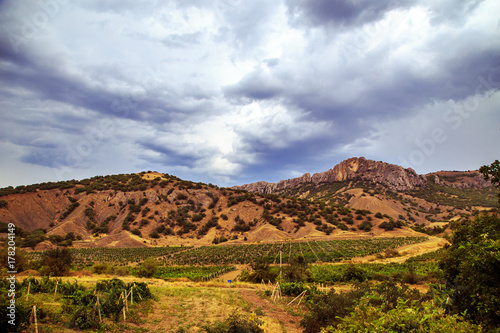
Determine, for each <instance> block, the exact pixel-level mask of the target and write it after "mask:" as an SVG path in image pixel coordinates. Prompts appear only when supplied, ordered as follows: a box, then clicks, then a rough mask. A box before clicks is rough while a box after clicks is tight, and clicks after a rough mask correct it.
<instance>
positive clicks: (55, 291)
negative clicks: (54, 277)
mask: <svg viewBox="0 0 500 333" xmlns="http://www.w3.org/2000/svg"><path fill="white" fill-rule="evenodd" d="M58 284H59V281H56V290H54V298H56V293H57V285H58Z"/></svg>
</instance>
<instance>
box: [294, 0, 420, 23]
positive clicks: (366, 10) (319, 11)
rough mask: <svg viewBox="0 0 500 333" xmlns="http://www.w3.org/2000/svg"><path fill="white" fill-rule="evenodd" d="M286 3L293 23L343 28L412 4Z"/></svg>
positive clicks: (382, 0) (389, 0) (362, 0)
mask: <svg viewBox="0 0 500 333" xmlns="http://www.w3.org/2000/svg"><path fill="white" fill-rule="evenodd" d="M285 2H286V4H287V6H288V14H289V18H290V20H291V22H292V23H293V24H297V23H298V24H307V25H311V26H318V25H332V26H343V27H350V26H357V25H362V24H365V23H370V22H373V21H377V20H379V19H381V18H382V17H383V16H384V14H385V13H386V12H387V11H389V10H391V9H394V8H398V7H403V6H408V5H409V4H410V3H411V2H410V1H405V0H401V1H393V0H377V1H371V0H359V1H351V0H286V1H285Z"/></svg>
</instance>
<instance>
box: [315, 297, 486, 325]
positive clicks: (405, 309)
mask: <svg viewBox="0 0 500 333" xmlns="http://www.w3.org/2000/svg"><path fill="white" fill-rule="evenodd" d="M447 331H448V332H464V333H465V332H471V333H472V332H482V328H481V326H477V325H474V324H471V323H468V322H466V321H464V319H463V318H462V317H460V316H458V315H446V314H445V311H444V309H442V308H439V307H436V306H435V305H434V304H433V303H431V302H426V303H423V304H421V303H419V302H415V301H414V302H409V301H405V300H399V301H398V303H397V305H396V307H395V308H393V309H390V310H388V311H385V310H384V309H383V308H382V307H380V306H374V305H372V304H371V299H370V297H369V296H368V297H363V298H362V299H361V301H360V302H359V303H358V304H357V306H356V307H355V308H354V311H353V312H352V313H351V314H350V315H349V316H347V317H345V318H343V319H342V322H341V323H340V324H339V325H338V326H337V327H336V328H335V327H333V326H330V327H328V328H326V329H324V330H322V331H321V332H322V333H328V332H416V333H420V332H421V333H424V332H435V333H440V332H447Z"/></svg>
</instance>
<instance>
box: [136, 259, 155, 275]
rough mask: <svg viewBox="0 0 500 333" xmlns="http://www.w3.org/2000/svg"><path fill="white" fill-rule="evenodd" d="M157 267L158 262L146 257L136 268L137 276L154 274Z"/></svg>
mask: <svg viewBox="0 0 500 333" xmlns="http://www.w3.org/2000/svg"><path fill="white" fill-rule="evenodd" d="M157 269H158V262H157V261H156V259H154V258H147V259H146V260H144V262H143V263H142V264H141V265H140V266H139V268H138V270H137V276H139V277H152V276H153V275H155V273H156V270H157Z"/></svg>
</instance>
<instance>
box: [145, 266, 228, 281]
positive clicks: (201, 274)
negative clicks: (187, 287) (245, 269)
mask: <svg viewBox="0 0 500 333" xmlns="http://www.w3.org/2000/svg"><path fill="white" fill-rule="evenodd" d="M233 270H235V267H234V266H163V267H159V268H158V270H157V271H156V273H155V275H154V276H155V277H156V278H160V279H177V278H188V279H189V280H191V281H208V280H210V279H214V278H217V277H218V276H220V275H221V274H224V273H227V272H230V271H233Z"/></svg>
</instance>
